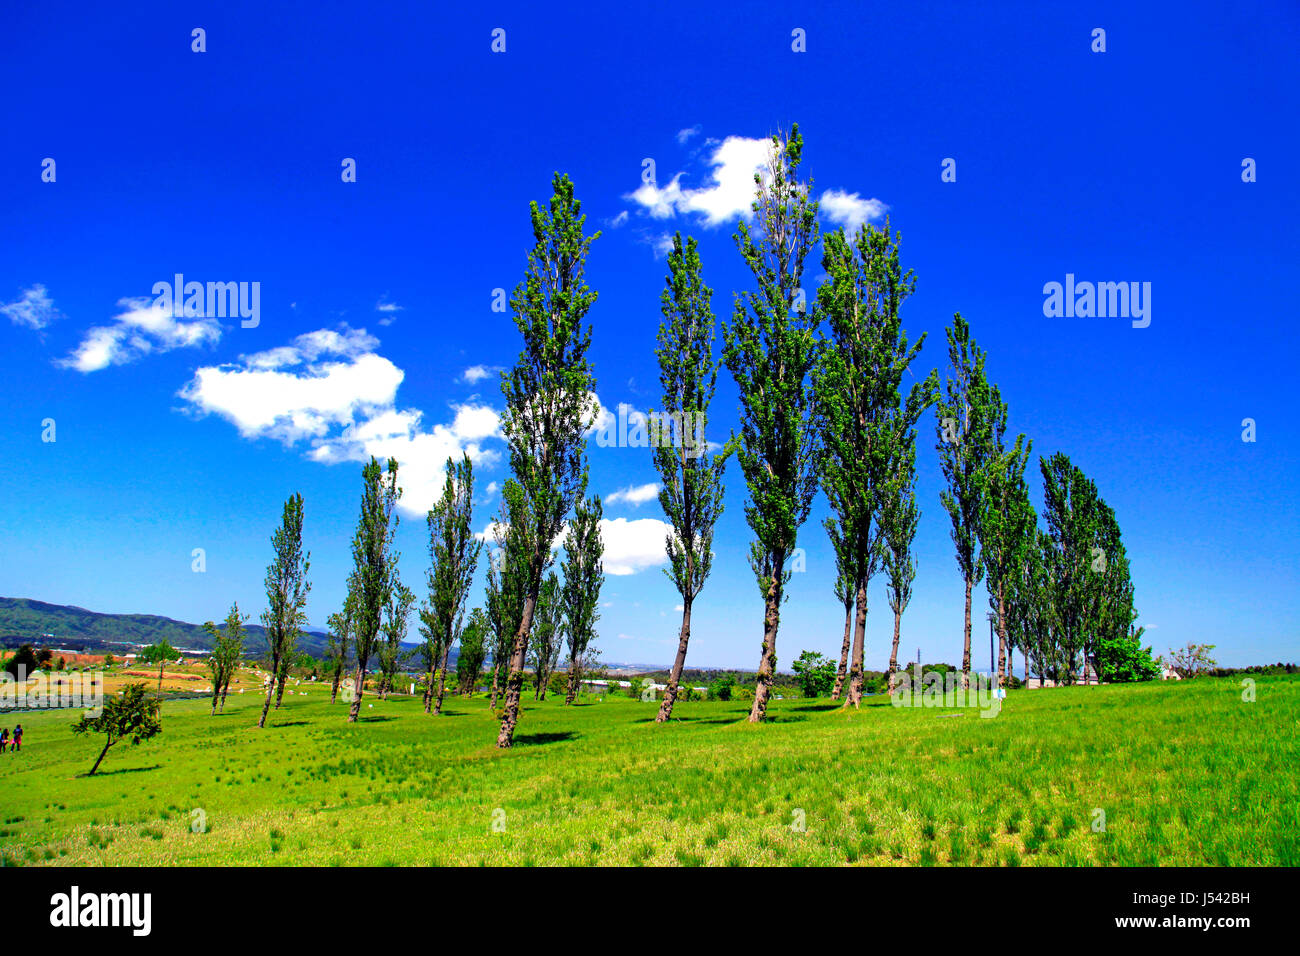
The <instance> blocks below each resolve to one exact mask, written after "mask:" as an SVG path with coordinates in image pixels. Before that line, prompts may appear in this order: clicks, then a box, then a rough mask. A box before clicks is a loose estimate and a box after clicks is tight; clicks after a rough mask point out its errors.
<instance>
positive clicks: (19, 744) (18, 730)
mask: <svg viewBox="0 0 1300 956" xmlns="http://www.w3.org/2000/svg"><path fill="white" fill-rule="evenodd" d="M12 749H14V750H22V749H23V725H22V724H14V744H13V748H12Z"/></svg>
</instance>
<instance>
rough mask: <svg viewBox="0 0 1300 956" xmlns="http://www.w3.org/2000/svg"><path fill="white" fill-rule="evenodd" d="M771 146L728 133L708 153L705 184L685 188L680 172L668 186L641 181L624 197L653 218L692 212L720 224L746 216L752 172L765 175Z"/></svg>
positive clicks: (708, 222)
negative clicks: (710, 152)
mask: <svg viewBox="0 0 1300 956" xmlns="http://www.w3.org/2000/svg"><path fill="white" fill-rule="evenodd" d="M770 147H771V141H770V140H767V139H748V138H746V137H744V136H728V137H727V138H726V139H725V140H723V141H722V142H721V143H720V144H718V146H717V148H716V149H715V150H714V151H713V154H712V155H711V156H710V157H709V161H708V162H709V165H710V166H711V167H712V171H711V172H710V174H709V179H708V182H707V184H706V185H704V186H702V187H700V188H699V189H690V188H685V187H683V186H682V184H681V179H682V176H683V174H682V173H678V174H677V175H675V176H674V177H673V178H672V181H671V182H670V183H668V185H667V186H663V187H660V186H659V185H657V184H655V183H642V184H641V186H640V187H639V188H638V189H637V190H636V191H635V192H633V193H630V194H628V195H627V196H625V197H624V198H626V199H631V200H633V201H634V202H636V203H638V204H639V205H640V206H641V207H642V208H643V209H645V210H646V211H647V212H648V213H649V214H650V216H651V217H652V218H654V219H669V218H671V217H673V216H674V215H676V214H678V213H680V214H682V215H685V214H687V213H692V212H694V213H699V214H701V215H702V216H703V217H704V224H705V225H706V226H720V225H722V224H723V223H725V222H728V221H730V220H732V219H735V218H736V217H737V216H743V217H744V218H745V219H749V218H751V217H752V215H753V212H752V211H751V209H750V204H751V203H752V202H753V201H754V173H755V172H758V173H762V174H764V175H766V169H767V155H768V150H769V148H770Z"/></svg>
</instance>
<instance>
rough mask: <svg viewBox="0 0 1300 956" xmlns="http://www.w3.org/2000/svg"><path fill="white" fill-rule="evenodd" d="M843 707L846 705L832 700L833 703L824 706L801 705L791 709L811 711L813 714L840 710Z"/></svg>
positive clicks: (829, 702)
mask: <svg viewBox="0 0 1300 956" xmlns="http://www.w3.org/2000/svg"><path fill="white" fill-rule="evenodd" d="M843 706H844V705H843V703H842V702H841V701H837V700H831V701H827V702H826V703H824V704H800V705H799V706H798V707H792V708H790V709H791V710H810V711H813V712H819V711H826V710H839V709H840V708H841V707H843Z"/></svg>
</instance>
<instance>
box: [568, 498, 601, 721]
mask: <svg viewBox="0 0 1300 956" xmlns="http://www.w3.org/2000/svg"><path fill="white" fill-rule="evenodd" d="M601 514H602V508H601V503H600V498H599V496H596V497H593V498H592V499H591V500H590V501H580V502H578V504H577V505H576V506H575V507H574V514H573V520H572V521H570V522H569V532H568V535H567V536H566V537H565V540H564V564H563V571H564V585H563V587H562V588H561V590H560V608H561V616H560V620H561V622H562V626H563V630H564V637H565V639H566V640H567V641H568V645H569V682H568V687H567V688H566V691H565V695H564V702H565V704H572V703H573V702H574V700H575V699H576V698H577V696H578V684H579V682H580V681H581V680H582V671H583V667H584V666H585V664H586V662H587V660H588V656H589V655H590V653H591V650H590V648H591V641H592V638H594V637H595V634H596V621H597V620H598V619H599V618H600V588H601V585H602V584H604V581H605V566H604V562H603V561H602V560H601V558H602V556H603V555H604V553H605V545H604V542H603V541H602V540H601V537H600V518H601Z"/></svg>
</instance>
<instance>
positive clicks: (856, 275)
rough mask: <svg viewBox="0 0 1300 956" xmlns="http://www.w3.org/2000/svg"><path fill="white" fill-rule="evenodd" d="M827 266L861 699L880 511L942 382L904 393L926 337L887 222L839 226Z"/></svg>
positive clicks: (825, 424) (851, 682)
mask: <svg viewBox="0 0 1300 956" xmlns="http://www.w3.org/2000/svg"><path fill="white" fill-rule="evenodd" d="M822 267H823V269H824V270H825V272H826V277H827V281H826V283H825V284H824V285H823V286H822V287H821V289H820V290H819V292H818V302H817V305H818V310H819V313H820V314H821V315H822V316H824V317H825V319H826V320H827V323H828V325H829V329H830V340H829V342H828V343H827V347H826V348H825V349H824V350H823V351H822V354H821V360H820V361H819V363H818V367H817V370H816V376H815V381H816V396H817V417H818V424H819V427H820V429H821V432H822V441H823V443H824V445H825V459H824V463H823V467H822V482H823V485H824V486H825V487H826V489H827V497H828V499H829V500H830V503H831V506H832V508H833V509H836V519H837V522H838V533H839V535H840V548H839V562H838V564H839V567H840V571H839V574H840V575H842V576H843V577H844V579H845V581H846V583H848V584H849V590H850V591H851V593H852V595H853V601H854V605H855V613H854V626H853V645H852V657H851V659H850V662H849V670H848V674H847V678H846V682H847V686H848V690H847V693H846V694H845V705H846V706H847V705H848V704H852V705H853V706H854V707H857V706H858V704H859V702H860V701H861V698H862V685H863V677H864V673H865V670H864V665H865V655H866V625H867V594H868V592H869V588H870V584H871V578H872V577H873V576H874V574H875V572H876V570H877V569H878V567H879V566H880V562H881V560H882V555H883V553H884V552H885V551H887V549H884V548H882V544H881V539H882V534H883V533H884V532H885V530H886V529H885V526H884V521H883V517H882V511H883V508H884V507H885V499H886V498H887V497H888V496H889V494H892V492H891V491H890V490H889V484H888V483H889V480H890V478H891V476H892V475H893V474H894V472H895V471H896V470H897V468H898V462H899V460H900V457H902V456H903V455H904V454H905V450H906V446H907V445H908V444H909V443H912V442H914V440H915V439H914V435H913V431H912V428H913V426H914V425H915V423H916V421H917V419H918V418H920V416H921V414H922V413H923V412H924V411H925V409H926V408H928V407H929V406H930V405H931V404H933V402H934V400H935V391H936V389H937V387H938V385H937V379H936V378H935V377H934V375H933V374H931V376H929V377H927V378H926V379H925V380H924V381H921V382H916V383H914V384H913V385H912V387H911V389H910V390H909V391H908V393H907V395H906V397H904V395H903V391H902V380H903V376H904V374H906V373H907V372H908V370H909V367H910V365H911V364H912V362H913V360H914V359H915V358H916V356H917V355H918V354H919V353H920V351H921V347H922V345H923V344H924V342H925V336H924V335H922V336H920V338H918V339H917V341H916V342H915V344H913V343H911V342H909V340H908V336H907V333H906V332H905V331H904V330H903V326H902V318H901V315H900V312H901V307H902V304H903V302H904V301H905V300H906V299H907V297H908V296H909V295H911V294H912V291H913V290H914V289H915V287H916V279H915V277H914V276H913V274H912V273H911V271H910V270H909V271H908V272H906V273H904V272H903V270H902V266H901V264H900V260H899V237H898V236H897V235H896V234H894V233H892V232H891V231H890V228H889V226H888V224H886V226H885V228H884V229H879V230H878V229H876V228H874V227H872V226H870V225H866V224H864V225H863V226H862V227H861V228H860V229H859V230H858V232H857V235H856V236H854V237H853V238H852V239H850V238H849V237H847V236H846V235H845V234H844V232H843V231H842V230H841V231H837V232H834V233H831V234H830V235H828V236H827V237H826V242H825V251H824V254H823V256H822ZM891 514H892V513H891ZM900 517H901V516H900ZM896 617H897V614H896Z"/></svg>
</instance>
